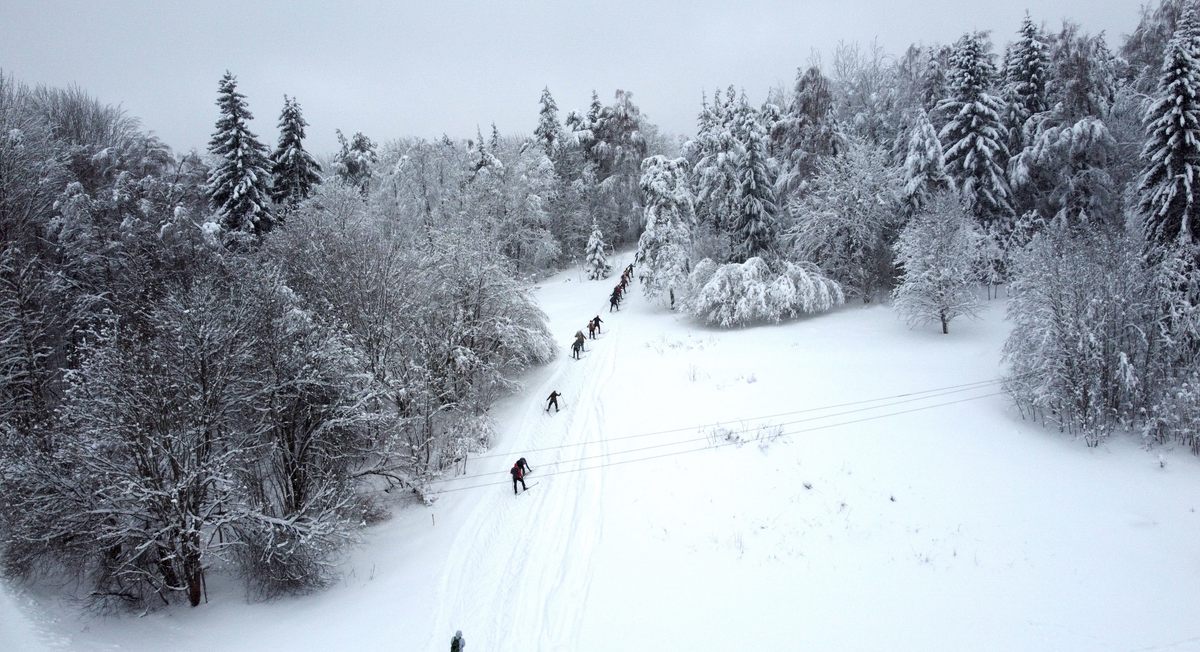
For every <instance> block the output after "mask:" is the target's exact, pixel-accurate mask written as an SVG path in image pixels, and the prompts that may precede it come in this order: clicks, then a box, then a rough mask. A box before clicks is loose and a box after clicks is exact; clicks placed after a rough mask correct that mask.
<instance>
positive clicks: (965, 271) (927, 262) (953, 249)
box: [892, 193, 980, 334]
mask: <svg viewBox="0 0 1200 652" xmlns="http://www.w3.org/2000/svg"><path fill="white" fill-rule="evenodd" d="M979 240H980V237H979V233H978V231H976V229H975V226H974V224H973V221H972V219H971V217H970V216H969V215H967V211H966V210H965V209H964V207H963V205H962V202H961V201H960V200H959V198H958V196H957V195H955V194H952V193H942V194H939V195H935V196H934V197H933V198H931V199H929V200H928V204H927V205H926V207H925V208H924V209H922V210H920V211H919V212H918V213H917V214H916V215H914V216H913V217H912V219H911V220H910V221H909V223H908V225H907V226H905V227H904V230H903V231H901V232H900V240H899V241H898V242H897V243H896V261H897V262H898V263H899V265H900V267H901V269H902V270H903V271H902V274H901V280H900V285H898V286H897V287H896V289H895V290H893V291H892V299H893V300H894V301H895V305H896V310H898V311H899V312H900V314H902V315H904V318H905V319H906V320H907V321H908V323H909V324H910V325H916V324H923V323H927V322H931V321H932V322H940V323H941V326H942V333H943V334H945V333H949V332H950V331H949V325H950V321H951V320H952V319H954V318H955V317H957V316H959V315H967V316H974V314H975V310H976V308H977V306H978V304H979V298H978V297H977V296H976V293H975V278H974V276H975V275H974V270H973V269H972V267H973V264H974V262H975V260H976V258H977V255H978V254H977V249H978V247H979Z"/></svg>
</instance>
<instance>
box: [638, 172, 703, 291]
mask: <svg viewBox="0 0 1200 652" xmlns="http://www.w3.org/2000/svg"><path fill="white" fill-rule="evenodd" d="M641 187H642V192H643V193H644V195H645V197H646V230H645V231H643V232H642V236H641V238H640V239H638V252H637V258H636V260H637V261H638V278H639V279H640V280H641V282H642V287H643V289H644V291H645V293H646V296H647V297H648V298H651V299H653V298H655V297H664V295H665V298H666V299H668V301H669V305H670V307H671V309H672V310H674V309H675V300H676V296H675V291H676V290H683V289H684V288H685V287H686V285H687V279H688V274H689V273H690V272H691V260H690V258H689V256H688V251H689V249H690V247H691V229H692V227H693V226H695V213H694V209H693V204H694V200H693V197H692V191H691V188H690V187H689V184H688V164H687V161H686V160H685V159H682V158H678V159H673V160H672V159H668V158H667V157H665V156H661V155H660V156H651V157H649V158H647V159H646V160H645V161H643V162H642V178H641Z"/></svg>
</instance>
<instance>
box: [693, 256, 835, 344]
mask: <svg viewBox="0 0 1200 652" xmlns="http://www.w3.org/2000/svg"><path fill="white" fill-rule="evenodd" d="M780 264H781V266H782V267H783V269H782V270H781V271H779V272H776V271H774V270H772V269H771V267H770V266H769V265H767V263H766V262H765V261H764V260H763V259H761V258H750V259H748V260H747V261H746V262H744V263H740V264H739V263H729V264H726V265H720V266H718V265H717V264H716V263H714V262H713V261H711V260H708V259H705V260H702V261H700V262H699V263H697V264H696V269H695V271H694V272H693V273H692V275H691V277H689V279H688V287H689V295H688V298H687V300H686V301H685V302H684V309H685V310H686V311H687V313H688V314H689V315H691V316H693V317H695V318H697V319H700V320H701V321H704V322H705V323H708V324H713V325H716V326H721V327H723V328H729V327H732V326H744V325H746V324H753V323H760V322H777V321H780V320H782V319H787V318H791V317H796V316H798V315H802V314H810V313H814V312H821V311H824V310H828V309H829V308H831V307H833V306H834V305H837V304H840V303H842V301H843V300H844V296H843V294H842V289H841V287H840V286H839V285H838V284H837V282H836V281H833V280H831V279H829V278H826V277H825V276H823V275H822V274H821V273H820V270H818V269H816V268H815V267H813V266H811V265H797V264H793V263H788V262H783V263H780Z"/></svg>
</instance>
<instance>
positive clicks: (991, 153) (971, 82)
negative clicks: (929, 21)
mask: <svg viewBox="0 0 1200 652" xmlns="http://www.w3.org/2000/svg"><path fill="white" fill-rule="evenodd" d="M988 49H989V46H988V44H987V42H986V39H985V37H984V35H983V34H979V33H975V34H964V35H963V37H962V38H960V39H959V40H958V43H957V44H955V47H954V55H953V57H952V59H951V62H952V64H953V72H952V75H951V87H950V97H948V98H946V99H944V100H942V101H941V102H940V103H939V104H938V110H939V112H941V113H942V115H944V116H946V117H947V119H948V121H947V122H946V125H945V126H944V127H942V131H941V133H940V134H938V137H939V138H940V139H941V141H942V144H943V146H944V147H945V154H946V171H947V172H948V173H949V175H950V178H951V179H953V180H954V183H955V186H956V187H957V188H958V189H959V191H960V192H962V194H963V196H964V197H965V198H966V200H967V201H968V202H969V203H970V206H971V212H972V214H974V215H975V217H976V218H978V219H980V220H983V221H992V220H997V219H1002V218H1006V217H1008V216H1009V215H1011V213H1012V207H1011V205H1010V204H1009V197H1008V195H1009V190H1008V181H1007V179H1006V178H1005V176H1004V174H1005V172H1004V168H1005V166H1006V165H1008V147H1007V145H1006V144H1005V143H1006V141H1007V139H1008V134H1007V130H1006V129H1005V128H1004V125H1003V124H1002V123H1001V119H1000V112H1001V111H1002V110H1003V108H1004V107H1003V103H1002V102H1001V101H1000V100H999V98H997V97H995V96H994V95H992V94H991V93H990V92H989V90H990V89H991V86H992V84H993V82H994V80H995V75H996V69H995V65H994V64H993V63H992V59H991V54H990V53H989V52H988Z"/></svg>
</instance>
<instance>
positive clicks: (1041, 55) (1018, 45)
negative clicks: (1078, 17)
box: [1004, 11, 1050, 152]
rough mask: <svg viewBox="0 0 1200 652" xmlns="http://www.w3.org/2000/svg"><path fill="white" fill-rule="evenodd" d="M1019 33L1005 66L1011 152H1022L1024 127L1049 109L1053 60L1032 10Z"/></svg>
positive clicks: (1010, 47)
mask: <svg viewBox="0 0 1200 652" xmlns="http://www.w3.org/2000/svg"><path fill="white" fill-rule="evenodd" d="M1017 34H1018V37H1017V41H1016V42H1015V43H1013V44H1012V45H1011V46H1009V49H1008V53H1007V56H1006V57H1005V65H1004V80H1005V83H1006V89H1005V90H1006V95H1007V100H1008V102H1007V106H1006V109H1007V110H1006V112H1005V118H1006V119H1005V123H1006V126H1007V127H1008V133H1009V140H1008V145H1009V151H1010V152H1018V151H1020V149H1021V147H1023V146H1024V143H1023V142H1022V128H1023V127H1024V125H1025V121H1026V120H1028V119H1029V118H1030V116H1033V115H1036V114H1038V113H1041V112H1042V111H1045V110H1046V109H1048V108H1049V106H1047V104H1046V81H1047V79H1048V78H1049V76H1050V57H1049V54H1048V53H1047V46H1046V43H1045V40H1044V39H1043V38H1042V36H1041V33H1040V30H1039V29H1038V28H1037V26H1036V25H1034V24H1033V19H1032V18H1030V17H1029V12H1028V11H1027V12H1025V18H1024V20H1022V21H1021V29H1020V30H1019V31H1018V32H1017Z"/></svg>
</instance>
